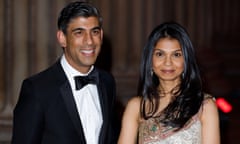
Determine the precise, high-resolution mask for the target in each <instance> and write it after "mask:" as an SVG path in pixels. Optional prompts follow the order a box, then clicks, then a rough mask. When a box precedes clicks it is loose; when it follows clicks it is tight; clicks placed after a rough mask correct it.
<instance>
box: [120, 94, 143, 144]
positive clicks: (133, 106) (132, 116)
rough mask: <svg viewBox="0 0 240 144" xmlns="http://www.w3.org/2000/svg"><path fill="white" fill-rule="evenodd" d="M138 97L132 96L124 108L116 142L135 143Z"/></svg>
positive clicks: (137, 121)
mask: <svg viewBox="0 0 240 144" xmlns="http://www.w3.org/2000/svg"><path fill="white" fill-rule="evenodd" d="M139 111H140V98H139V97H135V98H132V99H131V100H130V101H129V102H128V104H127V106H126V109H125V112H124V114H123V118H122V127H121V132H120V136H119V139H118V144H135V143H136V140H137V133H138V123H139Z"/></svg>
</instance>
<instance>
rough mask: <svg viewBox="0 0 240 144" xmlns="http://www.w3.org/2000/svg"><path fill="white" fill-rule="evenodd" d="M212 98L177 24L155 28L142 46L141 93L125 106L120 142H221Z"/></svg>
mask: <svg viewBox="0 0 240 144" xmlns="http://www.w3.org/2000/svg"><path fill="white" fill-rule="evenodd" d="M219 131H220V130H219V117H218V110H217V107H216V105H215V101H214V98H213V97H212V96H211V95H209V94H206V93H204V92H203V91H202V82H201V77H200V72H199V68H198V65H197V62H196V58H195V50H194V48H193V46H192V43H191V40H190V38H189V36H188V33H187V31H186V30H185V29H184V28H183V27H182V26H181V25H179V24H177V23H174V22H169V23H163V24H161V25H159V26H157V27H156V28H155V29H154V30H153V31H152V33H151V34H150V36H149V39H148V42H147V44H146V46H145V48H144V51H143V56H142V62H141V71H140V81H139V89H138V96H137V97H134V98H132V99H131V100H130V101H129V102H128V104H127V106H126V109H125V112H124V115H123V120H122V128H121V133H120V137H119V140H118V144H135V143H140V144H147V143H151V144H165V143H167V144H219V143H220V134H219V133H220V132H219Z"/></svg>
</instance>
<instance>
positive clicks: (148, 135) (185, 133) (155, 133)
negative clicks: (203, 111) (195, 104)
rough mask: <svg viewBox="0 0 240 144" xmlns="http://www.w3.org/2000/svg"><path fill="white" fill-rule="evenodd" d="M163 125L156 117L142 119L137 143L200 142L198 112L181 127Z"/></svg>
mask: <svg viewBox="0 0 240 144" xmlns="http://www.w3.org/2000/svg"><path fill="white" fill-rule="evenodd" d="M174 130H175V128H172V127H164V126H163V125H162V124H161V123H159V120H158V118H150V119H148V120H143V121H141V122H140V125H139V135H138V136H139V144H201V122H200V120H199V117H198V114H196V115H195V116H193V118H192V119H191V120H190V122H189V123H188V124H187V125H186V126H185V127H184V128H182V129H180V130H178V131H176V132H175V131H174Z"/></svg>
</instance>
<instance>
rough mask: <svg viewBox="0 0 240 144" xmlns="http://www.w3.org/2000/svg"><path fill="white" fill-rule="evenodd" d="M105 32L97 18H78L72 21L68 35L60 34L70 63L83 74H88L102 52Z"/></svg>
mask: <svg viewBox="0 0 240 144" xmlns="http://www.w3.org/2000/svg"><path fill="white" fill-rule="evenodd" d="M102 39H103V30H102V29H101V28H100V26H99V22H98V19H97V18H96V17H77V18H74V19H72V20H71V21H70V23H69V24H68V27H67V32H66V35H64V34H63V32H62V31H59V32H58V40H59V42H60V44H61V45H62V47H63V48H64V53H65V56H66V59H67V61H68V63H69V64H70V65H71V66H72V67H74V68H75V69H77V70H78V71H80V72H82V73H86V72H88V70H89V68H90V67H91V66H92V65H93V64H94V63H95V61H96V59H97V56H98V54H99V52H100V49H101V45H102Z"/></svg>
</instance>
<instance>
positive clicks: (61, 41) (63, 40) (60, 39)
mask: <svg viewBox="0 0 240 144" xmlns="http://www.w3.org/2000/svg"><path fill="white" fill-rule="evenodd" d="M57 39H58V42H59V44H60V45H61V47H63V48H65V47H67V42H66V36H65V34H64V33H63V31H61V30H58V31H57Z"/></svg>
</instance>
